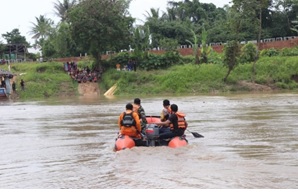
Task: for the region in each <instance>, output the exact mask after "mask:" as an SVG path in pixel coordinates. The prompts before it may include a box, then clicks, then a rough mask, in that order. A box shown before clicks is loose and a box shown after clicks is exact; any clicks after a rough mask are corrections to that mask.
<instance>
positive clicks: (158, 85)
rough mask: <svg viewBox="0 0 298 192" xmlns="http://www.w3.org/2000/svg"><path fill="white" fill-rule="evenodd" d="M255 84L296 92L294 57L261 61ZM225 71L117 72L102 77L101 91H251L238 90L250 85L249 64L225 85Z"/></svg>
mask: <svg viewBox="0 0 298 192" xmlns="http://www.w3.org/2000/svg"><path fill="white" fill-rule="evenodd" d="M256 71H257V74H256V77H255V82H256V83H259V84H263V85H267V86H271V87H274V88H283V89H289V90H291V89H296V88H297V87H298V85H297V83H296V82H295V81H293V80H291V76H292V75H295V74H298V60H297V58H296V57H264V58H262V59H260V60H259V61H258V62H257V64H256ZM226 73H227V69H226V68H225V67H223V66H221V65H216V64H203V65H194V64H186V65H177V66H173V67H171V68H169V69H168V70H158V71H149V72H147V71H137V72H136V73H135V72H127V71H121V72H119V71H116V70H109V71H108V72H106V73H105V74H104V75H103V83H102V87H101V88H102V89H103V90H107V89H108V88H109V87H111V86H112V85H113V84H115V83H118V90H117V92H116V94H120V93H121V95H130V94H134V93H138V94H139V95H148V94H149V95H156V94H171V95H172V94H175V95H181V94H201V93H210V92H229V91H249V90H250V87H246V86H244V87H243V86H239V82H241V81H248V82H251V81H252V63H248V64H241V65H238V66H237V67H236V68H235V69H234V70H233V71H232V73H231V74H230V76H229V78H228V82H227V83H224V82H223V78H224V76H225V75H226Z"/></svg>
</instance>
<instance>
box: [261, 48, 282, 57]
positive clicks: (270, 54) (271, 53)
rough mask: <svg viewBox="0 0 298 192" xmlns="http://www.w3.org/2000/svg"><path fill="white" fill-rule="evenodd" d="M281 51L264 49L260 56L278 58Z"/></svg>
mask: <svg viewBox="0 0 298 192" xmlns="http://www.w3.org/2000/svg"><path fill="white" fill-rule="evenodd" d="M278 55H279V51H278V50H277V49H275V48H270V49H263V50H262V51H261V53H260V56H261V57H263V56H268V57H273V56H278Z"/></svg>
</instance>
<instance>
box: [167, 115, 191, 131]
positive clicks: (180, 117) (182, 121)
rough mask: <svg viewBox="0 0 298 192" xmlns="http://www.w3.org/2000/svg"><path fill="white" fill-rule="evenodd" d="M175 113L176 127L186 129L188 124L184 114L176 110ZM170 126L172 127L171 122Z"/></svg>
mask: <svg viewBox="0 0 298 192" xmlns="http://www.w3.org/2000/svg"><path fill="white" fill-rule="evenodd" d="M175 115H176V116H177V118H178V128H179V129H186V128H187V125H188V124H187V122H186V120H185V114H184V113H181V112H179V111H177V112H176V113H175ZM170 127H171V129H173V128H174V127H173V124H172V123H171V124H170Z"/></svg>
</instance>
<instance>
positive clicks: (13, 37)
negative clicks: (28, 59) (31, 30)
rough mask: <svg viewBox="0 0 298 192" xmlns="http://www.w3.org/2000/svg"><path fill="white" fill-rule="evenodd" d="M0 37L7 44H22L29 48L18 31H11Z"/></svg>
mask: <svg viewBox="0 0 298 192" xmlns="http://www.w3.org/2000/svg"><path fill="white" fill-rule="evenodd" d="M2 37H3V38H4V39H5V40H6V42H7V44H23V45H26V46H29V43H28V42H27V41H26V38H25V37H24V36H21V33H20V31H19V29H13V30H12V31H11V32H7V33H6V34H2Z"/></svg>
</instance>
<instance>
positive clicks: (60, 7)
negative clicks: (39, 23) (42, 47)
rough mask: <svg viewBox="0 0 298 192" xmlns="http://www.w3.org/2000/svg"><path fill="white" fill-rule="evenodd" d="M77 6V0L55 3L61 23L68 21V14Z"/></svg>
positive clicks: (64, 0)
mask: <svg viewBox="0 0 298 192" xmlns="http://www.w3.org/2000/svg"><path fill="white" fill-rule="evenodd" d="M76 4H77V1H76V0H63V2H60V1H59V0H57V2H56V3H54V9H55V14H56V15H57V16H58V17H60V18H61V22H64V21H67V20H68V13H69V11H70V10H71V9H72V8H73V7H74V6H75V5H76Z"/></svg>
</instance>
